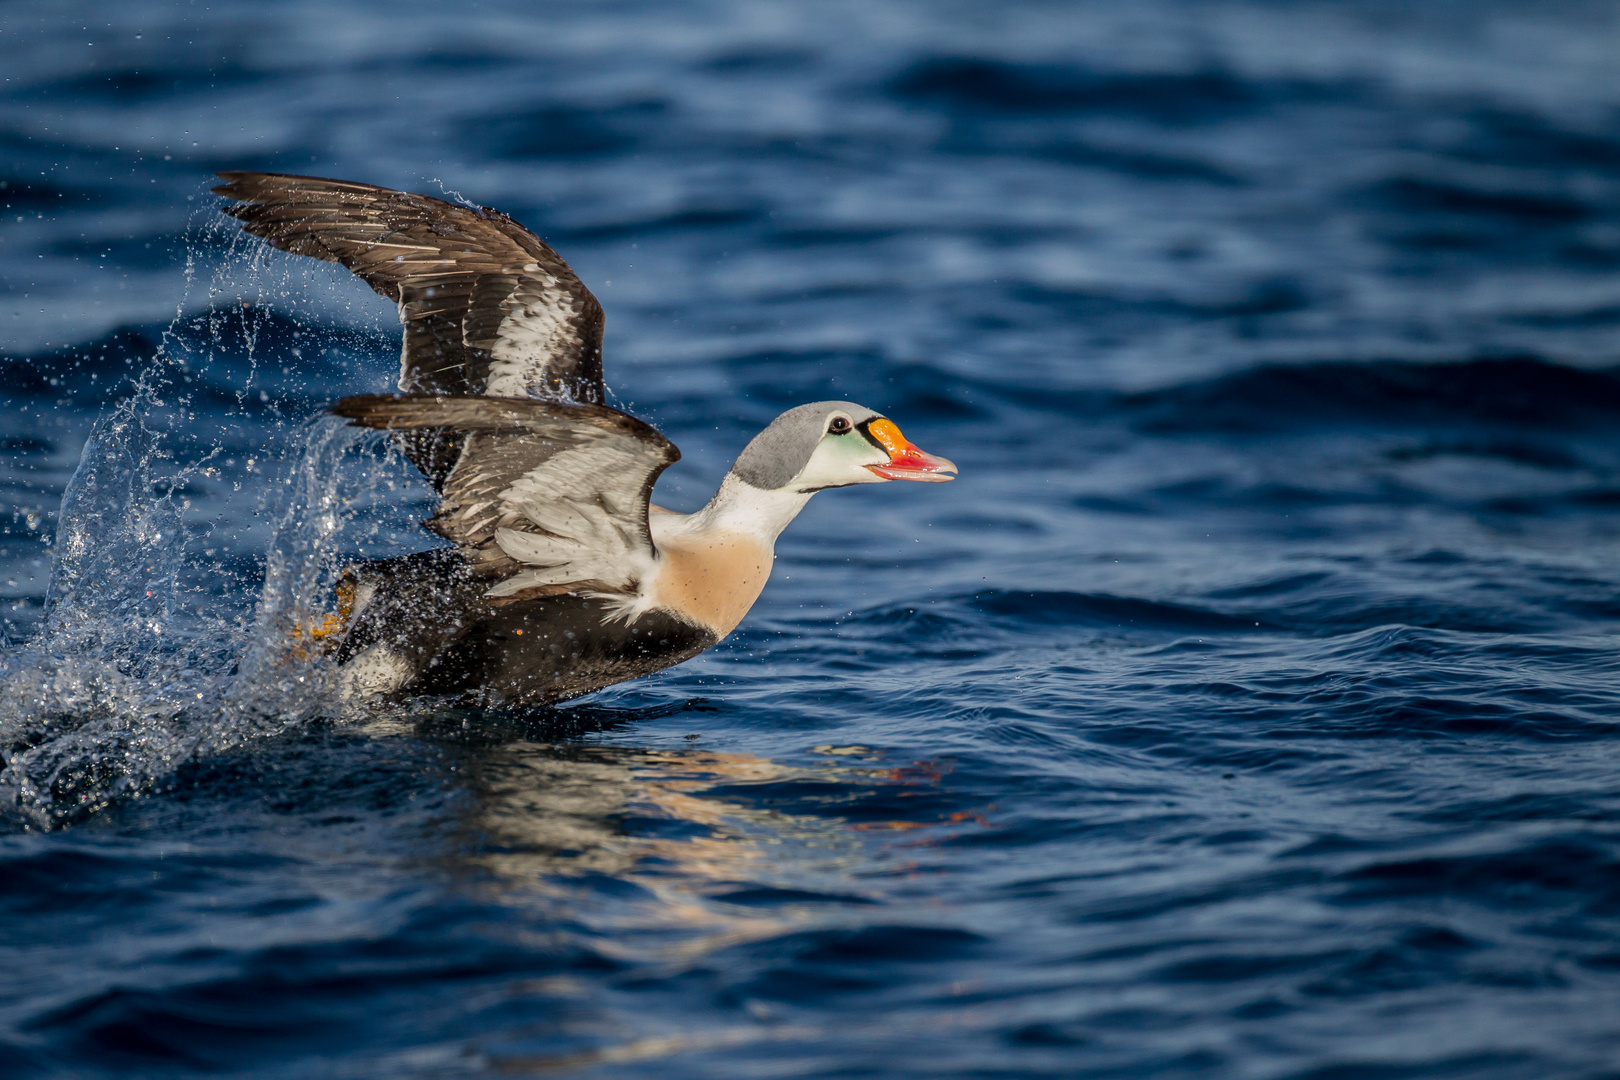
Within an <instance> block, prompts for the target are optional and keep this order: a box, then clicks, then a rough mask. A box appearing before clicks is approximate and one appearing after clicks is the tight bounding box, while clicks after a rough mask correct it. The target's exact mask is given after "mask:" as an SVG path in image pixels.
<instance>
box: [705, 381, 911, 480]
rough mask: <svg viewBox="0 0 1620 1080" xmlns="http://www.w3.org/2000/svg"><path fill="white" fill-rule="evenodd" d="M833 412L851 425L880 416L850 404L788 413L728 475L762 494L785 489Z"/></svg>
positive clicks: (816, 405) (751, 445)
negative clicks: (842, 416) (762, 491)
mask: <svg viewBox="0 0 1620 1080" xmlns="http://www.w3.org/2000/svg"><path fill="white" fill-rule="evenodd" d="M835 412H842V413H845V414H846V415H848V417H849V419H850V422H851V423H852V424H862V423H865V422H866V421H867V420H870V419H872V418H873V417H874V416H878V415H880V414H879V413H876V412H873V411H872V410H871V409H868V408H867V407H866V406H864V405H857V404H855V403H854V402H853V401H813V402H811V403H810V404H808V405H800V406H799V407H798V408H796V409H789V410H788V411H787V412H785V413H783V414H782V415H781V416H778V417H777V418H776V419H775V420H772V421H771V423H770V426H769V427H767V428H766V429H765V430H764V431H762V432H760V433H759V434H758V435H755V436H754V438H753V440H752V441H750V442H749V444H748V445H747V446H745V447H743V452H742V453H741V454H739V455H738V456H737V463H736V464H735V465H733V466H732V467H731V472H732V475H733V476H735V477H736V478H737V479H739V480H741V481H742V482H743V483H745V484H748V485H750V486H752V487H757V488H761V489H763V490H765V491H778V490H780V489H782V488H784V487H786V486H787V485H788V481H790V480H792V479H793V478H794V477H795V476H797V475H799V470H800V469H803V468H804V466H805V464H806V463H807V462H808V461H809V460H810V455H811V454H813V453H815V450H816V444H818V443H819V442H821V437H822V436H823V435H825V434H826V433H827V418H828V417H829V416H831V415H832V414H833V413H835Z"/></svg>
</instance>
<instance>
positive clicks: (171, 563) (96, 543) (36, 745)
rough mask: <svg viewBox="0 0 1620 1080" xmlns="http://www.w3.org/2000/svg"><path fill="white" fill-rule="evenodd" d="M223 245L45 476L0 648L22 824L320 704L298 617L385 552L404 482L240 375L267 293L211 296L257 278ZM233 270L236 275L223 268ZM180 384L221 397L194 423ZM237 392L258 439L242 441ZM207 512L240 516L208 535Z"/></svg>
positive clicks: (1, 809) (322, 673) (316, 611)
mask: <svg viewBox="0 0 1620 1080" xmlns="http://www.w3.org/2000/svg"><path fill="white" fill-rule="evenodd" d="M211 231H212V230H211V227H209V226H205V227H204V229H203V230H202V233H203V239H204V240H206V239H208V234H209V233H210V232H211ZM216 239H217V238H216ZM199 242H200V241H199ZM225 256H226V257H225V259H224V261H223V262H222V264H221V269H218V270H216V271H215V275H214V278H213V280H212V281H211V282H210V283H209V286H208V288H207V295H208V298H209V300H210V302H211V303H210V307H209V308H208V309H207V310H206V311H205V312H204V313H203V314H201V315H200V316H193V317H186V316H183V315H182V314H180V313H177V315H176V317H175V320H174V322H173V323H171V325H170V327H169V328H168V330H167V331H166V332H165V334H164V335H163V339H162V341H161V343H160V344H159V345H158V347H157V349H156V350H155V352H154V355H153V356H152V357H151V358H150V359H149V361H148V363H147V364H146V366H145V367H144V369H142V370H141V372H140V373H139V374H138V375H137V376H136V377H135V378H134V380H133V381H132V383H131V387H130V393H129V394H128V395H127V396H126V397H124V398H123V399H122V400H121V401H119V402H118V403H117V404H116V405H115V406H113V407H112V408H111V409H110V410H109V411H108V412H107V413H106V414H104V415H103V416H102V417H101V418H100V419H99V420H98V421H97V422H96V424H95V426H94V428H93V429H92V431H91V434H90V437H89V439H88V441H87V442H86V444H85V448H84V453H83V456H82V458H81V460H80V464H79V466H78V468H77V470H76V471H75V472H74V474H73V477H72V479H71V480H70V482H69V484H68V486H67V489H66V491H65V493H64V495H63V499H62V506H61V512H60V515H59V517H58V524H57V532H56V539H55V545H54V550H53V554H54V560H53V561H54V566H53V572H52V576H51V581H50V585H49V589H48V592H47V596H46V607H45V613H44V617H43V620H42V622H41V624H40V626H39V628H38V630H37V632H36V633H35V634H34V635H33V636H32V637H31V638H30V639H29V640H28V641H26V642H24V643H23V644H21V645H19V646H16V647H13V648H9V649H5V650H4V651H0V815H4V816H8V817H15V818H17V819H19V821H20V822H21V824H23V825H24V826H25V827H32V828H52V827H56V826H59V825H62V824H67V823H71V822H75V821H79V820H82V819H84V818H85V817H86V816H88V815H90V814H93V813H95V812H96V811H98V810H99V809H102V808H104V807H106V806H107V805H109V804H110V803H112V802H114V801H116V800H119V799H122V798H126V797H129V796H132V795H137V794H140V793H142V792H145V791H149V790H151V789H152V788H153V787H154V786H156V785H160V784H161V783H162V782H163V781H164V779H165V778H166V777H169V776H171V775H172V774H173V773H174V771H175V769H176V768H177V767H178V766H179V765H181V764H183V763H184V762H186V761H188V760H192V759H194V758H196V757H198V756H201V755H207V754H211V753H217V752H219V751H221V750H224V749H227V748H229V747H233V746H238V745H241V744H242V743H243V742H244V741H248V740H252V739H260V738H264V737H267V736H273V735H275V734H277V733H282V732H286V731H289V730H296V729H297V728H299V727H300V726H303V725H307V724H309V723H311V722H312V721H315V720H317V719H318V718H320V717H323V716H329V715H333V714H334V713H335V712H337V711H338V709H339V706H340V704H341V698H340V695H339V694H338V693H337V692H336V685H335V671H334V665H333V664H332V663H331V662H330V661H329V660H328V659H327V658H326V657H325V656H324V655H323V654H322V652H321V650H319V649H317V648H312V647H310V645H311V642H310V641H309V639H308V638H307V636H306V635H305V634H304V633H303V631H304V630H305V629H306V628H307V627H309V626H310V625H312V624H318V623H319V622H320V621H321V619H322V617H323V616H324V615H325V614H326V613H327V612H329V611H330V610H331V606H332V587H333V584H334V582H335V580H336V577H337V575H338V574H339V573H340V572H341V570H342V568H343V566H344V565H346V564H347V563H348V562H349V561H351V560H352V559H354V558H359V557H371V556H375V555H377V554H388V553H392V552H390V551H388V550H387V547H388V543H389V541H390V539H391V538H393V537H394V535H395V534H393V533H392V532H390V531H389V529H388V524H387V520H386V519H387V513H388V512H392V511H395V508H396V506H397V503H398V501H399V500H400V498H401V496H402V492H404V493H405V495H406V497H408V495H409V491H410V489H411V487H412V484H413V483H414V481H413V480H412V478H411V476H410V470H409V466H408V465H407V464H406V463H404V462H403V459H401V458H400V457H399V455H398V454H397V453H396V452H394V451H393V449H392V447H391V445H390V444H389V443H388V442H387V440H386V439H378V438H377V437H376V436H375V435H374V434H372V433H362V432H359V431H357V430H355V429H351V428H347V427H345V426H343V425H342V423H341V422H340V421H338V420H336V419H333V418H331V417H326V416H318V417H317V418H316V419H313V420H308V421H305V422H303V423H292V422H290V421H288V420H287V419H286V418H285V417H286V413H287V412H291V411H295V410H296V411H303V409H302V408H299V407H298V405H297V403H296V402H292V403H289V405H290V406H291V407H289V408H287V409H286V411H283V407H282V403H281V402H278V401H271V400H270V399H269V397H268V395H267V394H264V393H263V392H262V391H261V390H259V389H258V388H257V386H256V385H255V379H256V378H257V377H258V375H259V370H260V369H259V352H260V348H259V346H260V341H259V336H260V330H261V329H262V326H261V322H262V317H261V315H260V314H259V313H261V312H264V311H266V310H267V309H266V308H265V307H263V306H262V305H260V304H243V303H237V304H231V305H229V306H225V305H222V304H220V303H219V302H218V301H219V300H220V299H221V298H222V297H228V296H229V295H231V294H232V293H233V292H234V293H236V294H237V295H238V296H240V295H241V294H242V293H244V292H247V291H252V292H253V293H254V294H256V295H257V297H258V298H259V299H260V300H263V299H265V298H266V293H267V292H269V291H270V290H269V287H268V286H267V285H265V275H266V274H267V273H268V272H269V271H268V269H267V264H265V263H264V260H263V256H262V253H261V252H260V251H259V250H258V249H257V247H256V246H255V247H252V248H250V247H244V246H242V245H240V243H239V242H238V241H236V239H235V237H234V235H232V236H231V237H230V238H229V240H228V241H227V243H226V244H225ZM244 269H245V270H246V272H247V278H248V284H247V286H245V287H243V286H240V285H231V284H228V283H226V279H227V278H228V277H229V276H230V275H231V274H233V273H237V272H240V271H242V270H244ZM194 274H195V270H194V260H193V259H188V264H187V275H188V283H189V282H191V280H192V278H193V276H194ZM188 288H189V284H188ZM314 334H315V336H319V332H318V331H317V332H314ZM328 336H332V337H334V339H336V338H339V337H341V335H328ZM249 388H253V389H254V393H253V394H252V395H250V394H249V393H248V389H249ZM198 395H209V396H211V398H212V399H213V402H214V404H215V405H216V406H218V405H219V404H220V403H221V402H222V400H223V401H225V402H229V401H231V400H232V399H233V398H234V407H230V406H227V407H226V408H225V409H224V410H223V411H222V412H216V413H215V414H214V416H213V417H211V419H212V420H213V421H214V423H215V428H214V430H213V432H212V433H211V434H210V433H209V432H208V431H206V429H204V428H203V427H202V425H199V423H198V417H197V413H196V411H194V409H195V407H196V406H195V404H194V399H195V397H196V396H198ZM252 408H256V409H257V410H258V413H257V415H256V417H254V418H252V419H253V423H254V426H256V427H258V428H259V429H260V430H261V431H262V430H264V428H265V426H266V425H265V421H266V419H268V420H269V421H270V422H269V424H268V432H269V437H268V442H267V443H266V442H265V441H263V440H261V439H260V437H259V434H258V432H255V433H254V434H253V435H252V436H250V438H251V439H252V440H253V441H251V442H245V441H244V438H243V435H244V433H245V432H248V431H250V430H251V428H250V426H249V424H248V423H247V422H246V421H247V420H249V419H250V418H249V416H248V410H249V409H252ZM244 446H247V447H251V448H252V449H251V452H249V453H244V452H243V450H242V447H244ZM239 459H240V460H239ZM204 504H206V505H204ZM227 518H228V519H230V520H231V521H233V522H235V523H236V524H238V525H241V524H242V523H243V522H247V523H249V524H248V526H246V527H243V528H242V529H240V531H239V535H236V536H234V537H221V536H220V535H217V534H218V533H219V532H220V528H221V527H220V525H219V522H220V521H222V520H225V519H227ZM265 523H268V526H269V527H268V530H266V529H265V528H264V525H265ZM255 541H257V543H255Z"/></svg>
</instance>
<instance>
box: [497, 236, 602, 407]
mask: <svg viewBox="0 0 1620 1080" xmlns="http://www.w3.org/2000/svg"><path fill="white" fill-rule="evenodd" d="M523 272H524V274H525V275H527V276H528V280H527V281H525V283H524V287H523V288H519V289H515V290H513V292H512V295H511V296H509V297H507V299H506V301H505V302H504V303H503V304H501V310H502V311H503V312H505V315H506V317H505V318H504V319H502V320H501V326H500V331H499V332H498V333H497V334H496V337H495V345H494V347H493V348H492V349H490V353H489V355H490V365H489V382H488V383H487V384H485V387H484V393H485V394H487V395H489V396H491V397H528V396H529V395H531V394H534V393H536V392H537V391H541V390H543V389H544V388H542V387H535V386H531V385H530V378H531V377H532V376H533V375H534V374H535V359H536V358H537V357H547V356H554V355H557V354H558V353H559V352H560V351H562V350H564V349H566V348H568V347H570V346H578V345H579V344H580V340H579V333H578V331H577V330H576V329H575V327H574V326H573V319H574V318H575V317H576V316H577V315H578V314H579V311H578V310H577V308H576V307H575V305H574V300H573V297H571V296H570V295H569V294H568V292H567V291H566V290H565V289H564V288H563V286H562V283H561V282H559V281H558V280H557V279H556V278H555V277H553V276H552V275H550V274H548V273H546V272H545V271H544V270H542V269H541V268H540V264H539V263H528V264H527V265H525V266H524V267H523ZM535 286H539V287H538V288H536V287H535Z"/></svg>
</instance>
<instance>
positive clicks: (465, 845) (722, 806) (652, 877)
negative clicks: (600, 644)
mask: <svg viewBox="0 0 1620 1080" xmlns="http://www.w3.org/2000/svg"><path fill="white" fill-rule="evenodd" d="M582 711H583V710H582ZM537 734H538V735H541V737H523V736H519V737H516V738H513V739H511V741H506V742H500V741H498V739H499V737H500V736H499V735H496V734H492V733H490V732H489V729H487V728H484V729H483V730H482V731H481V732H480V733H479V734H477V735H475V736H471V737H470V738H469V739H468V740H466V741H463V740H460V739H458V740H457V741H458V742H461V743H462V746H461V751H462V752H461V753H460V755H459V756H458V757H457V758H456V760H455V769H456V772H457V774H458V777H459V780H460V785H461V786H463V790H464V791H465V793H466V794H467V796H469V798H467V799H466V801H465V802H463V803H462V807H463V809H462V810H461V812H460V814H459V816H458V818H457V820H456V822H455V824H454V826H453V835H454V836H455V837H456V838H457V839H458V840H459V841H460V842H459V844H457V845H453V854H450V855H449V856H448V858H449V860H450V861H451V862H452V863H453V864H454V868H455V871H456V872H457V873H458V874H460V875H463V877H464V880H465V881H466V882H467V883H468V884H470V885H471V887H473V888H475V889H480V890H481V889H485V888H488V889H493V890H495V891H496V892H497V893H498V894H499V895H500V897H501V902H502V903H503V904H511V903H513V902H523V900H524V898H527V900H528V901H541V900H543V899H544V900H550V901H554V902H561V903H563V904H565V905H568V906H569V907H570V908H571V909H574V910H573V911H572V917H573V918H575V919H577V921H578V922H580V923H583V924H585V925H587V926H589V927H590V928H591V929H592V930H595V931H600V932H604V933H607V934H610V935H611V936H610V937H609V938H608V939H607V940H606V941H605V942H598V943H597V944H598V947H603V948H605V949H606V951H608V952H609V953H611V954H614V955H618V956H620V957H621V958H623V959H626V960H635V961H641V962H645V961H658V960H663V961H678V960H681V959H683V958H690V957H692V956H696V955H701V954H703V953H706V952H709V951H712V950H714V949H719V948H723V947H726V946H728V945H731V944H735V943H738V942H743V941H750V940H757V939H761V938H767V937H772V936H775V935H778V934H782V933H785V932H789V931H792V930H796V929H801V928H803V927H804V926H806V925H809V924H821V923H825V922H827V921H828V920H829V919H830V918H831V919H836V918H838V917H839V915H838V913H839V912H848V911H849V910H850V908H851V906H852V905H853V906H855V907H858V908H860V909H867V908H869V907H870V906H871V905H875V904H882V903H883V902H884V893H885V891H886V882H887V881H890V880H892V879H894V878H897V877H898V878H904V877H905V876H906V875H907V874H908V873H909V872H910V870H911V868H912V867H911V860H910V858H909V857H908V856H907V854H906V851H905V848H906V847H909V846H910V845H911V844H913V843H915V842H918V841H921V842H923V843H930V842H932V841H933V839H935V838H932V837H931V835H930V834H931V833H932V832H933V830H934V829H935V828H940V829H944V830H946V831H948V832H955V831H959V830H960V829H961V828H962V827H963V820H964V816H963V814H962V813H960V812H955V813H952V812H948V811H942V810H941V809H940V807H939V806H938V805H937V799H930V798H921V799H916V798H908V799H906V804H912V805H905V804H900V805H897V804H896V798H897V796H902V795H913V796H915V795H920V794H923V792H922V791H918V790H916V789H919V788H922V789H926V790H934V789H937V788H938V787H939V786H940V779H941V777H942V776H943V775H944V773H945V772H947V771H948V766H942V765H940V764H939V763H930V762H918V763H905V764H903V765H900V766H898V767H897V766H895V765H892V764H890V763H888V762H886V761H884V760H883V755H881V754H879V753H875V752H873V751H871V750H869V749H867V748H866V747H836V746H818V747H816V748H815V751H814V752H815V754H816V758H817V760H814V761H812V762H810V763H807V764H804V765H789V764H784V763H781V762H777V761H772V760H769V759H767V758H763V757H759V756H756V755H753V754H748V753H738V752H717V751H711V750H707V749H704V748H701V747H698V746H692V747H689V748H688V747H674V748H648V747H628V746H616V745H612V744H603V743H595V744H592V743H582V742H552V741H547V740H545V739H544V738H543V734H542V733H537ZM913 809H914V810H915V811H920V812H921V813H920V814H916V815H915V816H913V815H909V814H908V813H907V811H910V810H913ZM972 824H973V822H969V827H971V826H972ZM895 834H902V835H904V836H905V840H904V841H901V842H900V843H899V844H897V845H895V846H894V848H893V849H892V850H888V851H884V850H882V849H883V847H884V846H885V845H884V843H883V838H884V837H886V836H887V837H889V838H895ZM875 849H876V850H875ZM587 896H588V897H590V902H589V903H580V904H578V905H577V907H576V905H575V903H574V902H575V901H577V900H582V899H583V898H585V897H587Z"/></svg>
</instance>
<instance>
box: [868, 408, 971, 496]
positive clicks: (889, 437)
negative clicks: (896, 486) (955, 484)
mask: <svg viewBox="0 0 1620 1080" xmlns="http://www.w3.org/2000/svg"><path fill="white" fill-rule="evenodd" d="M866 430H867V431H868V432H869V433H870V434H871V436H872V438H873V439H874V440H876V442H877V444H878V445H879V446H881V447H883V449H884V450H886V451H887V452H888V454H889V460H888V463H887V464H884V465H868V466H867V468H868V469H870V470H872V471H873V472H875V473H877V474H878V475H879V476H881V477H883V478H884V479H885V480H921V481H925V482H929V483H935V484H938V483H942V482H944V481H946V480H952V479H955V473H956V466H955V465H954V464H953V463H952V462H951V461H950V460H948V459H946V458H942V457H935V456H934V455H933V454H929V453H926V452H924V451H922V450H919V449H918V448H917V447H915V446H913V445H911V443H909V442H907V441H906V437H905V436H904V435H902V434H900V429H899V427H897V426H896V425H895V422H894V421H893V420H890V419H888V418H886V417H882V416H880V417H878V418H877V419H875V420H873V421H871V422H870V423H869V424H867V425H866Z"/></svg>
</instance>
